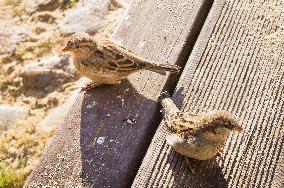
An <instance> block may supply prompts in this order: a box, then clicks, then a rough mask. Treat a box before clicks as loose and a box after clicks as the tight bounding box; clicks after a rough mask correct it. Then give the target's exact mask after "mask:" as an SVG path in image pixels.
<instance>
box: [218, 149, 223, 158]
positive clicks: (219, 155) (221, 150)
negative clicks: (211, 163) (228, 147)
mask: <svg viewBox="0 0 284 188" xmlns="http://www.w3.org/2000/svg"><path fill="white" fill-rule="evenodd" d="M222 155H224V148H220V149H219V151H218V153H217V156H218V157H222Z"/></svg>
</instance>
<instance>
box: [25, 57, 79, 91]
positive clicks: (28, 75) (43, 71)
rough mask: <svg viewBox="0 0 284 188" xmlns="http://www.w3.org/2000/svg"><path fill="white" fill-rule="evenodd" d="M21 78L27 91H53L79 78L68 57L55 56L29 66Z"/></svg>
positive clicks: (26, 66)
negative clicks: (52, 89)
mask: <svg viewBox="0 0 284 188" xmlns="http://www.w3.org/2000/svg"><path fill="white" fill-rule="evenodd" d="M21 76H22V77H23V83H24V86H25V88H27V89H43V88H45V89H51V88H54V87H56V86H58V85H60V84H63V83H65V82H68V81H74V80H76V79H78V78H79V74H78V73H77V72H76V71H75V69H74V68H73V66H72V62H71V58H70V56H68V55H65V56H61V57H58V56H53V57H50V58H48V59H45V60H42V61H40V62H33V63H30V64H27V65H25V66H24V68H23V71H22V73H21Z"/></svg>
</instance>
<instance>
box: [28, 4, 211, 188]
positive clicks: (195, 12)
mask: <svg viewBox="0 0 284 188" xmlns="http://www.w3.org/2000/svg"><path fill="white" fill-rule="evenodd" d="M207 2H208V1H207V0H197V1H192V0H182V1H180V0H175V1H172V0H166V1H165V0H159V1H138V0H137V1H132V4H131V5H130V8H129V10H128V12H127V13H126V14H125V16H124V19H123V21H122V23H121V24H120V25H119V27H118V29H117V30H116V31H115V32H114V34H113V40H114V41H115V42H117V43H120V44H121V45H122V46H124V47H125V48H127V49H129V50H131V51H133V52H135V53H137V54H139V55H141V56H142V57H145V58H148V59H150V60H155V61H158V62H164V63H171V64H174V63H178V64H180V65H182V64H183V63H186V60H187V58H188V53H189V51H188V49H191V48H192V47H193V44H194V42H195V40H196V37H197V35H198V33H199V31H200V29H201V26H202V24H203V22H202V20H205V16H206V10H208V9H207V8H208V7H207V6H205V5H208V3H207ZM178 4H179V5H182V6H178ZM204 10H205V11H204ZM188 18H190V19H188ZM185 52H186V53H185ZM176 82H177V80H175V79H174V76H172V77H170V78H168V77H165V76H161V75H158V74H156V73H152V72H148V71H144V72H140V73H137V74H134V75H132V76H130V78H129V81H124V82H123V83H122V84H121V85H118V86H102V87H98V88H95V89H94V90H92V91H91V92H87V93H81V94H80V95H79V97H78V99H77V101H76V103H75V104H74V106H73V109H72V110H71V111H70V112H69V114H68V115H67V117H66V119H65V121H64V123H63V124H62V126H61V128H60V130H59V131H58V133H57V134H56V136H55V137H54V139H53V140H52V141H51V142H50V145H49V147H48V148H47V150H46V152H45V154H44V156H43V158H42V160H41V162H40V164H39V165H38V166H37V167H36V169H35V170H34V172H33V173H32V174H31V176H30V177H29V180H28V181H27V183H26V186H31V187H38V186H44V185H45V186H58V187H60V186H61V187H79V186H83V187H127V186H130V185H131V183H132V181H133V179H134V177H135V174H136V172H137V170H138V168H139V165H140V163H141V161H142V157H143V156H144V154H145V152H146V149H147V147H148V145H149V142H150V140H151V137H152V136H153V134H154V130H155V129H156V127H157V125H158V124H159V118H160V115H159V113H158V112H157V102H156V100H157V97H158V96H159V94H160V92H161V91H162V89H163V88H168V89H173V88H172V87H173V85H175V83H176ZM171 84H172V85H171Z"/></svg>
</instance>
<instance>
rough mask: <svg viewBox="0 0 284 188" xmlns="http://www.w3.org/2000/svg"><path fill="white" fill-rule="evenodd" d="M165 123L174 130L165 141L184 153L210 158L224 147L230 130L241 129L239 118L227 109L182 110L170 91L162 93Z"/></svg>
mask: <svg viewBox="0 0 284 188" xmlns="http://www.w3.org/2000/svg"><path fill="white" fill-rule="evenodd" d="M159 101H160V102H161V104H162V107H163V112H164V114H165V124H166V126H167V128H168V129H169V130H170V132H171V134H170V135H168V136H167V137H166V142H167V143H168V144H169V145H170V146H171V147H172V148H173V149H174V150H175V151H176V152H177V153H180V154H181V155H184V156H187V157H190V158H195V159H198V160H207V159H210V158H212V157H214V156H216V155H217V154H219V152H221V151H222V149H223V147H224V145H225V143H226V140H227V138H228V136H229V134H230V132H231V131H241V130H242V127H240V126H239V124H238V122H237V120H236V119H235V118H234V117H233V115H232V114H230V113H229V112H227V111H224V110H214V111H209V112H204V113H201V114H198V115H197V114H193V113H190V112H181V111H180V110H179V109H178V108H177V107H176V105H175V104H174V103H173V101H172V100H171V99H170V98H169V95H168V93H167V92H164V93H162V94H161V96H160V97H159Z"/></svg>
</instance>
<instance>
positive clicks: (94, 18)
mask: <svg viewBox="0 0 284 188" xmlns="http://www.w3.org/2000/svg"><path fill="white" fill-rule="evenodd" d="M109 5H110V0H84V1H80V2H79V3H78V4H77V6H76V7H75V8H74V9H73V10H72V11H71V12H70V13H69V14H67V15H66V16H65V17H64V19H63V20H62V21H60V23H59V28H60V30H61V31H62V32H63V33H66V34H70V33H74V32H87V33H95V32H96V31H97V30H98V29H99V28H100V27H101V26H102V20H103V18H104V17H105V16H106V15H107V14H108V8H109Z"/></svg>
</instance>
